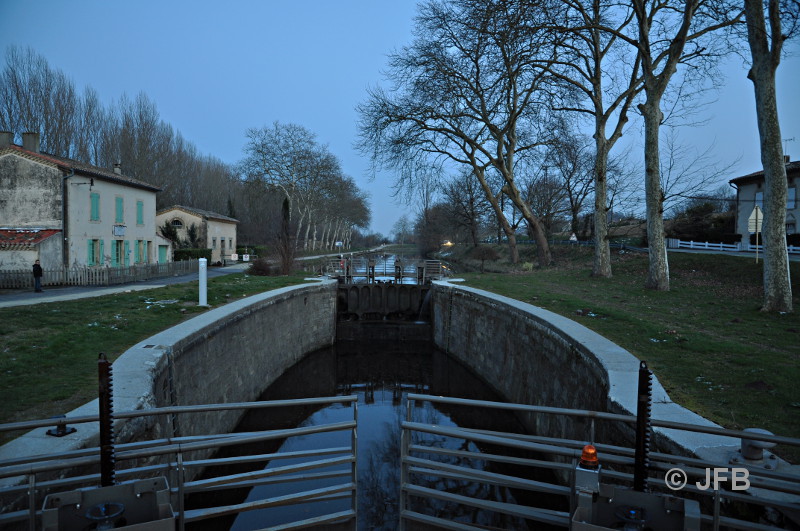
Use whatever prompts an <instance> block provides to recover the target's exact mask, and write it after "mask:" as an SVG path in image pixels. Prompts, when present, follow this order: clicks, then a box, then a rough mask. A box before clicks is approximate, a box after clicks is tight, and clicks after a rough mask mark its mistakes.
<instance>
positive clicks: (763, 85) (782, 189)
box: [745, 0, 792, 312]
mask: <svg viewBox="0 0 800 531" xmlns="http://www.w3.org/2000/svg"><path fill="white" fill-rule="evenodd" d="M778 7H779V6H778V2H777V0H770V2H769V10H770V24H771V26H772V28H771V30H772V31H771V35H770V37H771V40H772V50H770V47H769V43H768V41H767V35H768V33H767V30H766V23H765V20H764V12H763V4H762V1H761V0H745V11H746V17H747V41H748V44H749V45H750V53H751V55H752V58H753V66H752V67H751V68H750V72H749V73H748V75H747V77H749V78H750V80H751V81H752V82H753V87H754V89H755V98H756V116H757V121H758V136H759V139H760V142H761V164H762V165H763V167H764V223H763V226H762V231H761V232H762V235H763V238H764V239H763V241H764V306H763V307H762V308H761V310H762V311H765V312H791V311H792V284H791V277H790V274H789V254H788V251H787V248H786V200H787V196H788V182H787V180H786V163H785V162H784V160H783V150H782V148H781V128H780V123H779V121H778V104H777V97H776V94H775V71H776V70H777V68H778V64H779V63H780V52H781V47H782V41H783V38H784V37H783V36H782V35H781V32H780V18H779V17H780V14H779V9H778ZM776 41H777V42H776Z"/></svg>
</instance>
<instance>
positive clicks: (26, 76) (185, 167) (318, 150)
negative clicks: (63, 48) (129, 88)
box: [0, 46, 370, 248]
mask: <svg viewBox="0 0 800 531" xmlns="http://www.w3.org/2000/svg"><path fill="white" fill-rule="evenodd" d="M0 129H2V130H7V131H13V132H15V133H16V134H17V135H19V134H21V133H22V132H25V131H38V132H39V133H40V135H41V137H40V138H41V149H42V151H43V152H46V153H50V154H52V155H56V156H59V157H67V158H71V159H75V160H78V161H81V162H86V163H89V164H93V165H95V166H99V167H105V168H111V167H113V166H114V164H117V163H120V164H121V165H122V171H123V173H124V174H125V175H127V176H129V177H133V178H135V179H139V180H142V181H145V182H148V183H150V184H153V185H155V186H158V187H160V188H161V189H162V191H161V192H160V193H159V194H158V196H157V207H158V208H164V207H168V206H171V205H175V204H180V205H187V206H191V207H195V208H200V209H204V210H211V211H214V212H218V213H221V214H225V215H228V216H230V217H233V218H236V219H238V220H239V221H240V223H239V226H238V235H239V241H240V242H243V243H250V244H259V243H268V242H270V241H272V240H274V238H275V236H276V234H277V233H278V232H279V231H280V227H281V223H282V220H281V214H280V213H281V205H282V200H283V198H284V196H285V197H287V198H288V199H289V200H290V204H291V206H292V209H291V210H290V213H291V214H292V215H294V216H296V219H295V220H293V221H296V223H293V226H296V227H297V231H298V232H297V234H296V235H295V238H294V240H293V241H295V242H297V241H305V242H306V245H308V242H309V241H310V242H311V246H312V247H316V246H317V245H320V246H325V247H329V248H330V247H333V244H334V242H336V241H342V242H343V243H344V244H345V245H348V244H349V242H350V240H351V239H352V237H353V232H354V230H356V229H357V228H358V227H361V228H363V227H366V226H367V225H368V224H369V218H370V213H369V208H368V205H367V201H366V197H365V196H364V194H363V193H362V192H361V191H360V190H359V189H358V188H357V187H356V185H355V183H354V182H353V180H352V179H351V178H349V177H347V176H345V175H343V174H342V171H341V168H340V165H339V161H338V159H337V158H336V157H335V156H334V155H332V154H331V153H330V152H329V151H328V150H327V148H324V147H322V146H319V145H318V144H317V143H316V141H315V140H314V135H313V134H312V133H310V132H309V131H307V130H306V129H304V128H302V127H300V126H295V125H288V126H282V125H279V124H275V126H274V128H273V129H269V128H264V129H263V130H255V129H254V130H250V131H248V133H247V139H248V143H247V157H246V158H245V159H244V160H243V161H242V162H241V163H240V164H238V165H229V164H225V163H224V162H222V161H221V160H219V159H217V158H216V157H213V156H209V155H203V154H201V153H199V152H198V150H197V148H196V147H195V146H194V145H193V144H192V143H191V142H189V141H187V140H186V139H184V138H183V136H182V135H181V134H180V133H179V132H176V131H175V130H174V129H173V127H172V126H171V125H170V124H168V123H166V122H165V121H163V120H162V119H161V117H160V115H159V112H158V109H157V107H156V105H155V103H154V102H153V101H152V100H150V98H148V96H147V95H146V94H144V93H140V94H139V95H137V96H136V97H135V98H129V97H128V96H125V95H123V96H122V97H121V98H120V99H119V100H118V101H116V102H113V103H112V104H111V105H108V106H104V105H103V104H102V103H101V101H100V97H99V96H98V94H97V92H95V91H94V90H93V89H92V88H91V87H88V88H87V89H86V90H85V92H84V93H83V94H82V95H81V94H79V93H78V92H77V91H76V90H75V86H74V84H73V82H72V81H71V80H70V79H69V78H68V77H67V76H66V75H65V74H64V73H63V72H62V71H60V70H58V69H56V68H52V67H51V66H50V65H49V64H48V62H47V60H46V59H45V58H44V57H42V56H41V55H39V54H37V53H36V52H35V51H34V50H32V49H31V48H19V47H15V46H11V47H9V48H8V49H7V51H6V63H5V67H4V69H3V70H2V72H0ZM270 135H271V136H270ZM272 141H274V142H275V145H269V148H268V149H271V150H272V152H271V153H270V155H269V156H270V157H271V158H270V159H269V160H262V162H264V163H265V164H267V165H268V166H269V167H268V168H266V169H264V168H262V170H263V171H256V170H254V168H255V167H256V166H257V165H258V163H257V162H256V160H255V157H258V153H259V151H258V150H259V149H260V148H259V147H258V146H257V144H258V143H259V142H261V148H263V147H264V145H267V144H270V143H271V142H272ZM264 156H266V154H265V155H264ZM293 172H294V173H293ZM301 229H303V233H301V232H300V231H301Z"/></svg>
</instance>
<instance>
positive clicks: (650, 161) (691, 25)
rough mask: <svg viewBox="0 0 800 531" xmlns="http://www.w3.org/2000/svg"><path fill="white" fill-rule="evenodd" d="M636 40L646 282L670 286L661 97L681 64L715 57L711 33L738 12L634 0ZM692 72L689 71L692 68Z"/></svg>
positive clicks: (705, 4)
mask: <svg viewBox="0 0 800 531" xmlns="http://www.w3.org/2000/svg"><path fill="white" fill-rule="evenodd" d="M631 3H632V5H633V10H634V13H635V15H636V22H637V25H638V39H633V40H631V43H632V44H634V45H635V46H636V47H637V49H638V51H639V56H640V58H641V62H642V73H643V77H644V93H645V101H644V102H643V103H641V104H639V110H640V111H641V113H642V116H643V117H644V160H645V168H644V169H645V198H646V207H647V243H648V248H649V256H650V262H649V268H648V273H647V279H646V281H645V287H647V288H650V289H655V290H661V291H667V290H669V266H668V263H667V249H666V245H665V243H666V242H665V238H664V191H663V190H662V188H661V173H660V152H659V128H660V126H661V123H662V121H663V120H664V113H663V112H662V108H661V107H662V100H663V98H664V95H665V93H666V91H667V88H668V87H669V85H670V81H671V80H672V78H673V76H674V75H675V73H676V72H677V69H678V65H679V64H681V63H683V64H695V65H698V64H702V62H703V61H706V63H705V64H706V65H708V64H709V63H708V61H710V58H711V55H712V53H711V51H710V50H709V47H713V42H712V41H710V40H709V39H708V38H705V37H707V36H708V35H709V34H710V33H711V32H713V31H716V30H719V29H721V28H725V27H729V26H731V25H733V24H734V23H736V22H737V21H738V19H739V16H740V13H738V12H733V13H732V14H733V16H729V15H730V14H731V11H730V9H729V6H726V5H724V4H723V3H722V2H715V1H714V0H667V1H654V0H631ZM690 73H691V70H690Z"/></svg>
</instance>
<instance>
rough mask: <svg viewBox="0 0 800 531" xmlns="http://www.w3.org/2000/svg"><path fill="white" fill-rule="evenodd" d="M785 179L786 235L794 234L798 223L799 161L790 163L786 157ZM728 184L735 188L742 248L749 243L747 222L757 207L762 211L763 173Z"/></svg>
mask: <svg viewBox="0 0 800 531" xmlns="http://www.w3.org/2000/svg"><path fill="white" fill-rule="evenodd" d="M786 179H787V180H788V184H789V194H788V196H787V200H786V235H787V236H788V235H790V234H796V233H797V229H798V223H800V203H798V199H799V198H798V196H797V188H798V187H800V161H795V162H790V161H789V157H786ZM729 183H730V184H731V185H732V186H734V187H735V188H736V233H737V234H741V235H742V240H741V241H742V244H743V245H744V246H746V245H747V243H748V242H749V241H750V232H749V230H748V226H747V223H748V220H749V219H750V215H751V214H752V213H753V209H754V208H755V206H756V205H758V206H759V207H760V208H761V210H762V212H763V210H764V171H763V170H762V171H757V172H754V173H750V174H748V175H744V176H742V177H736V178H735V179H731V180H730V181H729Z"/></svg>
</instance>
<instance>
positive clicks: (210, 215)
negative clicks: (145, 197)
mask: <svg viewBox="0 0 800 531" xmlns="http://www.w3.org/2000/svg"><path fill="white" fill-rule="evenodd" d="M176 209H177V210H183V211H184V212H188V213H189V214H194V215H196V216H200V217H204V218H208V219H216V220H218V221H227V222H228V223H239V220H238V219H235V218H231V217H228V216H223V215H222V214H218V213H217V212H212V211H210V210H203V209H201V208H194V207H188V206H183V205H172V206H171V207H167V208H162V209H161V210H159V211H158V212H156V215H157V216H160V215H161V214H164V213H166V212H169V211H170V210H176Z"/></svg>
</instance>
